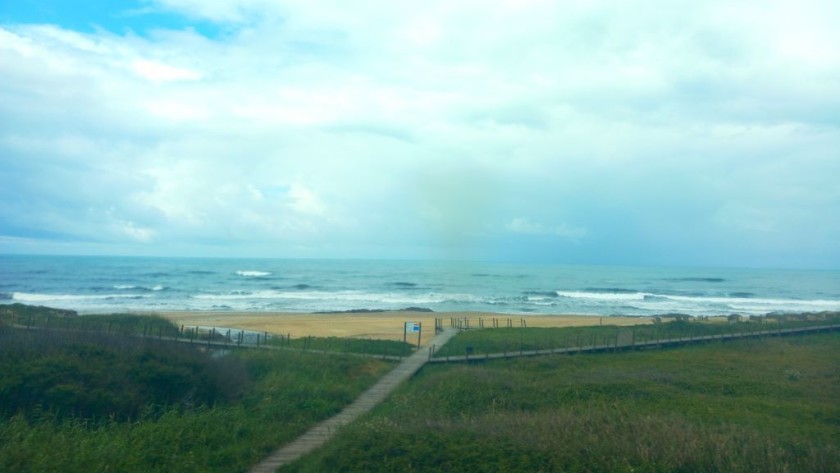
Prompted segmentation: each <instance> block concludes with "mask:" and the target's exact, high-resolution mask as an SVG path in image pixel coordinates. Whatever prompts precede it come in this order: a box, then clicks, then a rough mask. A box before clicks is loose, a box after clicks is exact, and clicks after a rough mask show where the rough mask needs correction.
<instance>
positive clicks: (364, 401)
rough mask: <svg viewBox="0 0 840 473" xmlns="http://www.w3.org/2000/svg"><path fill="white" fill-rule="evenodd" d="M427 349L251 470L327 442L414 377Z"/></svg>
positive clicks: (437, 341)
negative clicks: (341, 428) (342, 428)
mask: <svg viewBox="0 0 840 473" xmlns="http://www.w3.org/2000/svg"><path fill="white" fill-rule="evenodd" d="M456 333H457V330H454V329H445V330H444V331H443V333H441V334H439V335H437V336H435V337H434V338H433V339H432V340H431V342H429V343H430V344H431V346H433V347H441V346H443V345H444V344H446V342H448V341H449V339H451V338H452V337H453V336H454V335H455V334H456ZM429 356H430V354H429V353H428V352H427V351H426V350H417V351H416V352H414V354H412V355H411V356H409V357H408V358H406V359H405V360H403V361H402V362H401V363H400V364H399V365H397V366H396V367H395V368H394V369H393V370H391V371H390V372H388V374H386V375H385V376H383V377H382V378H381V379H380V380H379V381H378V382H377V383H376V384H374V385H373V386H372V387H370V388H369V389H368V390H367V391H365V392H364V393H362V395H361V396H359V397H358V398H357V399H356V400H355V401H354V402H353V403H352V404H350V405H349V406H347V407H346V408H345V409H344V410H343V411H341V412H340V413H338V414H336V415H335V416H333V417H331V418H329V419H327V420H325V421H323V422H321V423H320V424H318V425H316V426H315V427H313V428H311V429H310V430H309V431H308V432H306V433H305V434H303V435H302V436H300V437H298V438H297V439H296V440H294V441H292V442H291V443H289V444H286V445H285V446H283V447H281V448H280V449H278V450H276V451H274V453H272V454H271V455H269V456H268V457H267V458H266V459H265V460H263V461H262V462H260V463H259V464H257V465H256V466H254V467H253V468H251V470H250V472H251V473H269V472H273V471H275V470H277V469H278V468H280V467H281V466H283V465H286V464H288V463H291V462H293V461H295V460H297V459H298V458H300V457H302V456H303V455H306V454H307V453H309V452H311V451H313V450H315V449H316V448H318V447H320V446H322V445H324V444H325V443H327V441H328V440H329V439H330V438H331V437H332V436H333V435H335V433H336V432H337V431H338V429H339V428H340V427H342V426H344V425H347V424H349V423H350V422H352V421H354V420H356V419H357V418H358V417H359V416H361V415H362V414H364V413H366V412H368V411H370V410H371V409H373V408H374V407H376V406H377V405H378V404H379V403H381V402H382V401H384V400H385V398H386V397H388V394H390V393H391V392H392V391H393V390H394V389H395V388H396V387H397V386H399V385H400V383H402V382H403V381H405V380H407V379H408V378H410V377H411V376H412V375H414V373H416V372H417V371H418V370H419V369H420V368H421V367H423V365H424V364H425V363H426V362H427V361H428V360H429Z"/></svg>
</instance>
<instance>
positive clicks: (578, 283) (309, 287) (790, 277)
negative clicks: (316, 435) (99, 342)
mask: <svg viewBox="0 0 840 473" xmlns="http://www.w3.org/2000/svg"><path fill="white" fill-rule="evenodd" d="M17 302H20V303H25V304H34V305H45V306H50V307H56V308H65V309H72V310H76V311H79V312H81V313H96V312H114V311H169V310H202V311H282V312H320V311H323V312H330V311H352V310H395V309H406V308H423V309H431V310H433V311H435V312H442V311H492V312H501V313H510V314H588V315H619V314H620V315H634V316H642V315H660V314H670V313H680V314H688V315H722V314H732V313H737V314H744V315H761V314H767V313H787V312H820V311H838V310H840V271H807V270H772V269H731V268H644V267H609V266H563V265H536V264H535V265H521V264H502V263H477V262H440V261H370V260H283V259H197V258H139V257H67V256H17V255H15V256H9V255H6V256H0V303H2V304H11V303H17Z"/></svg>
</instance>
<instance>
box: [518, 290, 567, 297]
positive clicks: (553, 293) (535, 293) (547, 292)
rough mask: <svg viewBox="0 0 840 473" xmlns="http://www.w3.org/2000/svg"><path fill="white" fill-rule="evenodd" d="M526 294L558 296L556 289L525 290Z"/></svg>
mask: <svg viewBox="0 0 840 473" xmlns="http://www.w3.org/2000/svg"><path fill="white" fill-rule="evenodd" d="M524 294H525V295H526V296H541V297H560V296H559V295H558V294H557V291H525V292H524Z"/></svg>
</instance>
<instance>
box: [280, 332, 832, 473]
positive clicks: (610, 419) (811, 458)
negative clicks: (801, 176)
mask: <svg viewBox="0 0 840 473" xmlns="http://www.w3.org/2000/svg"><path fill="white" fill-rule="evenodd" d="M838 360H840V334H836V333H832V334H821V335H809V336H803V337H791V338H785V339H761V340H744V341H737V342H728V343H725V344H720V343H714V344H709V345H703V346H690V347H684V348H680V349H669V350H661V351H647V352H626V353H616V354H599V355H573V356H552V357H541V358H526V359H515V360H499V361H494V362H487V363H482V364H477V365H430V366H427V367H425V368H424V369H423V371H422V372H421V373H420V374H419V375H418V376H417V377H416V378H415V379H413V380H412V381H411V382H410V383H408V384H406V385H404V386H403V387H402V388H401V389H399V390H398V391H397V392H396V393H395V394H394V395H393V396H392V397H391V398H390V400H389V401H388V402H387V403H386V404H384V405H382V406H380V408H378V409H377V410H376V411H375V412H374V413H373V414H371V415H369V416H367V417H365V418H363V419H362V420H361V421H360V422H358V423H357V424H354V425H352V426H350V427H349V428H347V429H346V430H345V431H344V432H342V434H341V435H340V436H339V437H338V438H337V439H335V440H334V441H333V442H331V443H330V444H329V445H328V446H327V447H326V448H324V449H323V450H322V451H320V452H316V454H314V455H311V456H310V457H308V458H305V459H303V460H301V461H300V462H298V463H296V464H294V465H291V466H290V467H289V468H288V469H286V470H283V471H303V472H314V471H369V472H376V471H471V472H473V471H478V472H481V471H488V472H490V471H523V472H530V471H571V472H589V471H628V472H629V471H636V472H638V471H643V472H658V471H663V472H664V471H669V472H670V471H686V472H688V471H691V472H694V471H727V472H756V471H762V472H789V471H808V472H832V471H840V429H838V426H840V405H838V403H837V399H840V364H838Z"/></svg>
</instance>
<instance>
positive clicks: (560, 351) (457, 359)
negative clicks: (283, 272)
mask: <svg viewBox="0 0 840 473" xmlns="http://www.w3.org/2000/svg"><path fill="white" fill-rule="evenodd" d="M835 330H840V324H833V325H817V326H811V327H799V328H787V329H776V330H761V331H756V332H742V333H727V334H719V335H703V336H698V337H685V338H665V339H660V340H650V341H645V342H635V341H634V342H631V343H625V344H619V343H617V342H616V343H614V344H607V345H587V346H580V347H568V348H551V349H545V350H521V351H520V350H511V351H508V352H504V353H486V354H476V355H451V356H443V357H440V358H431V359H430V360H429V363H464V362H471V361H481V360H499V359H507V358H518V357H527V356H544V355H571V354H577V353H598V352H611V351H624V350H646V349H654V348H664V347H673V346H681V345H691V344H697V343H709V342H713V341H726V340H739V339H747V338H761V337H784V336H790V335H804V334H809V333H818V332H831V331H835ZM429 356H430V357H431V354H430V355H429Z"/></svg>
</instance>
